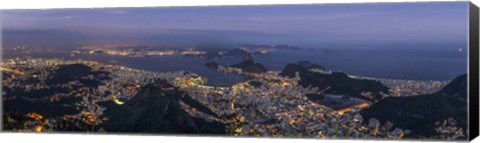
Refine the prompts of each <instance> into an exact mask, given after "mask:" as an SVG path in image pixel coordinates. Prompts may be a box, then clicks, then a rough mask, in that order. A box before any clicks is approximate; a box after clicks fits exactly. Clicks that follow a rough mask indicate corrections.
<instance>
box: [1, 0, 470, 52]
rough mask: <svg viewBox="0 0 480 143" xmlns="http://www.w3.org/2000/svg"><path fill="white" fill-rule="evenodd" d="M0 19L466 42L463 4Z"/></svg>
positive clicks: (92, 29)
mask: <svg viewBox="0 0 480 143" xmlns="http://www.w3.org/2000/svg"><path fill="white" fill-rule="evenodd" d="M1 13H2V23H3V28H4V30H5V31H29V30H31V31H38V30H40V31H42V30H43V31H49V30H51V31H69V32H74V33H82V34H86V35H117V36H118V35H131V36H141V35H161V36H164V37H165V36H173V37H175V36H177V38H181V37H186V38H196V37H199V38H202V37H203V38H205V37H208V38H217V39H219V40H222V38H224V39H225V40H233V41H235V40H239V41H242V40H243V41H249V40H252V41H256V40H257V41H261V40H265V41H287V43H288V41H292V42H321V41H327V42H338V41H340V42H354V41H373V42H375V41H379V42H382V41H383V42H389V41H394V42H466V39H467V33H468V32H467V26H468V25H467V22H468V21H467V20H468V3H467V2H444V3H383V4H317V5H289V6H278V5H277V6H224V7H223V6H222V7H218V6H216V7H158V8H108V9H64V10H8V11H1ZM161 36H160V37H161ZM209 36H210V37H209Z"/></svg>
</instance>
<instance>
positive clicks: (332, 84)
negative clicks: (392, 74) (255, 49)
mask: <svg viewBox="0 0 480 143" xmlns="http://www.w3.org/2000/svg"><path fill="white" fill-rule="evenodd" d="M297 72H298V74H299V76H300V79H301V80H300V81H299V84H300V85H302V86H304V87H308V86H312V87H318V88H320V89H327V88H328V90H326V91H325V93H330V94H338V95H348V96H351V97H356V98H361V99H366V100H369V101H373V102H376V101H378V100H380V99H382V97H383V96H382V95H381V94H382V93H388V88H387V87H385V86H384V85H382V84H381V83H379V82H377V81H373V80H364V79H352V78H350V77H348V76H347V75H346V74H344V73H341V72H334V73H332V74H322V73H315V72H310V71H309V70H308V69H307V68H305V67H304V66H301V65H298V64H288V65H287V66H285V68H284V69H283V70H282V72H281V73H280V75H281V76H287V77H290V78H292V77H295V74H296V73H297ZM362 92H371V93H372V95H371V96H370V97H367V96H363V95H361V94H362Z"/></svg>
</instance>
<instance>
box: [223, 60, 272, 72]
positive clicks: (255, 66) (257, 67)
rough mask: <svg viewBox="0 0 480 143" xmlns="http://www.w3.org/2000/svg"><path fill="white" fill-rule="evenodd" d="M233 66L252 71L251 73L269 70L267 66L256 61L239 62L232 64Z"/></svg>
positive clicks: (244, 70)
mask: <svg viewBox="0 0 480 143" xmlns="http://www.w3.org/2000/svg"><path fill="white" fill-rule="evenodd" d="M231 67H235V68H239V69H242V71H243V72H250V73H264V72H267V71H268V70H267V68H265V67H264V66H263V65H262V64H260V63H257V62H254V61H243V62H240V63H238V64H234V65H231Z"/></svg>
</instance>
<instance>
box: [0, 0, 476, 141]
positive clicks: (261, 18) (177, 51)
mask: <svg viewBox="0 0 480 143" xmlns="http://www.w3.org/2000/svg"><path fill="white" fill-rule="evenodd" d="M468 4H469V3H468V2H419V3H363V4H309V5H307V4H302V5H245V6H201V7H143V8H95V9H30V10H2V11H1V24H2V25H1V34H2V49H1V50H2V54H1V56H2V61H1V73H2V81H1V84H2V88H1V90H2V91H1V93H2V94H1V96H2V105H3V106H2V110H3V111H2V122H3V123H2V129H3V131H6V132H47V133H88V134H129V135H131V134H147V135H187V136H188V135H195V136H198V135H200V136H238V137H270V138H281V137H286V138H318V139H395V140H467V139H468V136H469V134H468V132H467V130H468V125H467V75H468V74H467V67H468V65H467V61H468V59H467V57H468V56H467V55H468V42H467V41H468V6H469V5H468Z"/></svg>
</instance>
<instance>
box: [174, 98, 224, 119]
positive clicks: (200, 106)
mask: <svg viewBox="0 0 480 143" xmlns="http://www.w3.org/2000/svg"><path fill="white" fill-rule="evenodd" d="M181 100H182V101H183V103H185V104H187V105H189V106H190V107H193V108H195V109H197V110H198V111H200V112H203V113H205V114H208V115H210V116H214V117H217V118H219V116H218V115H217V114H216V113H215V112H213V111H212V110H210V108H208V107H206V106H204V105H203V104H202V103H200V102H198V101H196V100H195V99H193V98H192V97H190V95H188V94H184V95H183V96H182V98H181Z"/></svg>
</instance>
